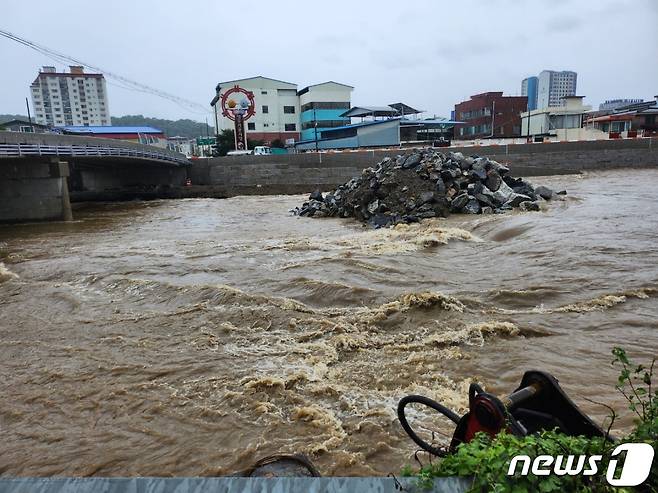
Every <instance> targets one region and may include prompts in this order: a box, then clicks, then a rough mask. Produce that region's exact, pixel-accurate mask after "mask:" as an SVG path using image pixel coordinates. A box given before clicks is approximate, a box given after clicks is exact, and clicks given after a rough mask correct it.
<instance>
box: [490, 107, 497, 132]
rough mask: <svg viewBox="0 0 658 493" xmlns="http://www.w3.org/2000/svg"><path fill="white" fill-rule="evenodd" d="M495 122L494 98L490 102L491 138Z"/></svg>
mask: <svg viewBox="0 0 658 493" xmlns="http://www.w3.org/2000/svg"><path fill="white" fill-rule="evenodd" d="M495 122H496V100H495V99H494V100H493V102H492V103H491V135H490V137H491V138H493V136H494V128H495V127H494V123H495Z"/></svg>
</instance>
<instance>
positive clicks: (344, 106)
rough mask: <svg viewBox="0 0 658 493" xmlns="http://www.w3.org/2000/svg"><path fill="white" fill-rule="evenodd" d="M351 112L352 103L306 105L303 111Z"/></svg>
mask: <svg viewBox="0 0 658 493" xmlns="http://www.w3.org/2000/svg"><path fill="white" fill-rule="evenodd" d="M313 109H315V110H349V109H350V102H349V101H344V102H340V103H338V102H333V103H332V102H315V103H306V104H305V105H304V106H302V111H307V110H313Z"/></svg>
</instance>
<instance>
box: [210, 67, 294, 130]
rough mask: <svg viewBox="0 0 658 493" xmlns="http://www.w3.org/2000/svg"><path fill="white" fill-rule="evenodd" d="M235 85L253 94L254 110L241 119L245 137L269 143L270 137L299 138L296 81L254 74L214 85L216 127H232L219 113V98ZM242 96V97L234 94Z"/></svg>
mask: <svg viewBox="0 0 658 493" xmlns="http://www.w3.org/2000/svg"><path fill="white" fill-rule="evenodd" d="M235 86H239V87H240V88H242V89H245V90H247V91H250V92H252V93H253V95H254V104H255V113H254V115H253V116H252V117H251V118H249V119H248V120H246V121H245V130H246V132H247V136H248V137H249V138H251V139H258V140H263V141H266V142H270V141H272V140H274V139H281V140H282V141H285V140H286V139H295V140H298V139H299V131H300V130H299V98H298V97H297V84H293V83H291V82H284V81H281V80H276V79H270V78H269V77H263V76H257V77H250V78H248V79H236V80H229V81H225V82H220V83H219V84H217V87H216V93H217V97H218V101H217V104H216V108H217V120H218V128H219V129H220V130H225V129H233V127H234V123H233V121H232V120H230V119H229V118H228V117H225V116H223V115H222V109H221V103H220V100H221V97H222V95H223V94H224V93H225V92H226V91H228V90H229V89H231V88H232V87H235ZM238 97H242V96H238Z"/></svg>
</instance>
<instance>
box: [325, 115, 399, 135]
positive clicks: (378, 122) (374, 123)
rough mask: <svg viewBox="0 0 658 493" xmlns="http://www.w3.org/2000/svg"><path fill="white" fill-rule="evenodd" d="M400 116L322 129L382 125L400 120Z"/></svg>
mask: <svg viewBox="0 0 658 493" xmlns="http://www.w3.org/2000/svg"><path fill="white" fill-rule="evenodd" d="M399 119H400V118H387V119H386V120H372V121H368V122H361V123H355V124H353V125H343V126H342V127H331V128H326V129H324V130H322V132H323V133H324V132H333V131H335V130H345V129H346V128H358V127H367V126H369V125H380V124H382V123H388V122H392V121H395V120H399Z"/></svg>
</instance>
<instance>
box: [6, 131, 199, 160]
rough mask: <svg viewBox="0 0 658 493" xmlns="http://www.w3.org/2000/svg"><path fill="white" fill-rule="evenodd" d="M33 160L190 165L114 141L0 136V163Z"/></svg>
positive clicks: (151, 149) (167, 153) (144, 147)
mask: <svg viewBox="0 0 658 493" xmlns="http://www.w3.org/2000/svg"><path fill="white" fill-rule="evenodd" d="M34 156H61V157H94V158H99V157H107V158H124V159H125V158H134V159H140V160H144V159H146V160H151V161H158V162H161V163H162V164H167V165H170V166H171V165H174V166H187V165H189V164H190V161H189V160H188V159H187V158H186V157H185V156H184V155H183V154H180V153H178V152H174V151H170V150H169V149H161V148H158V147H153V146H147V145H142V144H133V143H132V142H125V141H121V140H115V139H101V138H95V137H79V136H73V135H59V134H32V133H25V132H0V159H2V158H17V157H18V158H21V157H34Z"/></svg>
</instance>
